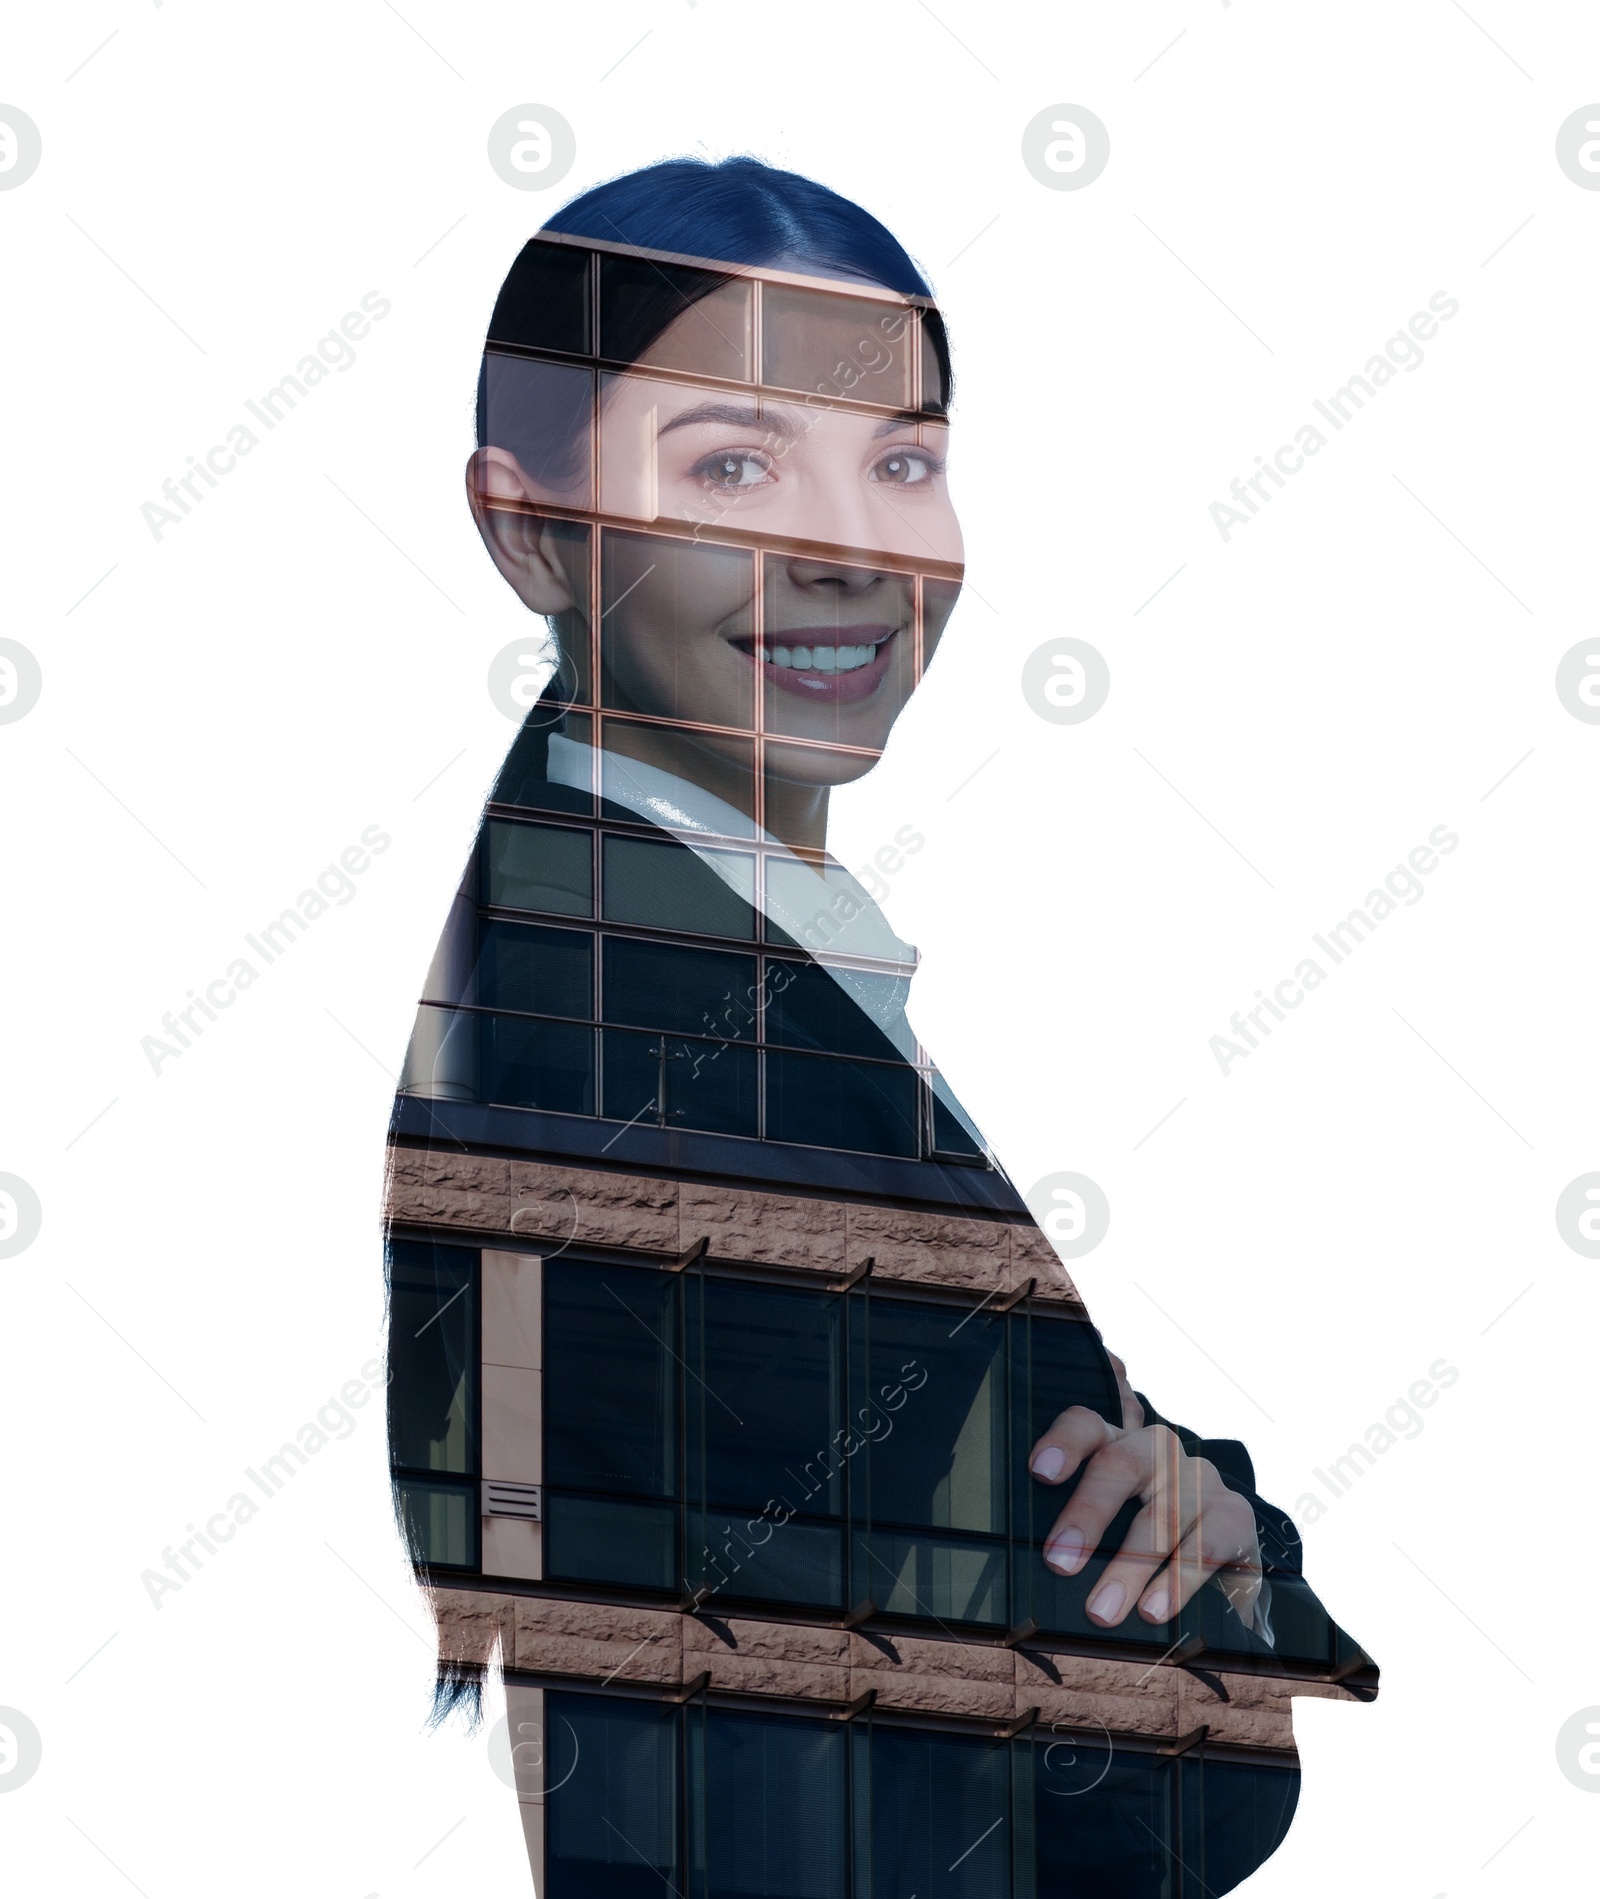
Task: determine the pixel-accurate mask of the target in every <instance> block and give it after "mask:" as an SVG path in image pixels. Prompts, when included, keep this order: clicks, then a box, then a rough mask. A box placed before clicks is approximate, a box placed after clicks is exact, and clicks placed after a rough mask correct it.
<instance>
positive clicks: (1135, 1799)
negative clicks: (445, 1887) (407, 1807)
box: [542, 1693, 1299, 1899]
mask: <svg viewBox="0 0 1600 1899" xmlns="http://www.w3.org/2000/svg"><path fill="white" fill-rule="evenodd" d="M545 1717H546V1735H547V1743H546V1744H547V1756H546V1758H547V1768H546V1773H547V1777H548V1784H549V1786H550V1788H551V1792H550V1793H549V1794H548V1795H547V1797H546V1816H547V1817H546V1828H547V1832H546V1846H545V1882H546V1883H545V1885H544V1886H543V1888H542V1894H543V1896H544V1899H648V1896H653V1895H655V1894H657V1893H659V1892H660V1891H662V1889H663V1885H664V1886H665V1888H666V1889H667V1890H669V1891H671V1892H673V1893H676V1894H678V1895H680V1899H912V1896H913V1895H914V1899H1058V1896H1059V1899H1213V1896H1214V1895H1216V1894H1220V1893H1224V1892H1227V1891H1229V1890H1230V1889H1231V1888H1232V1887H1233V1886H1235V1885H1237V1884H1238V1882H1239V1881H1240V1880H1241V1879H1242V1878H1244V1877H1245V1876H1246V1874H1247V1873H1249V1872H1250V1871H1252V1870H1253V1869H1254V1868H1255V1867H1256V1866H1257V1865H1258V1864H1259V1863H1260V1861H1261V1860H1262V1859H1264V1858H1266V1856H1267V1855H1268V1854H1269V1853H1270V1852H1271V1851H1272V1849H1273V1848H1274V1847H1275V1846H1276V1845H1277V1843H1278V1841H1279V1840H1280V1839H1281V1838H1282V1836H1283V1834H1284V1832H1285V1831H1286V1830H1287V1828H1288V1824H1289V1821H1290V1819H1291V1817H1292V1815H1293V1812H1294V1806H1295V1800H1296V1797H1297V1794H1298V1790H1299V1774H1298V1772H1297V1771H1296V1770H1295V1769H1294V1768H1293V1767H1292V1766H1291V1765H1289V1764H1288V1763H1286V1762H1283V1761H1262V1762H1259V1763H1257V1762H1250V1761H1241V1760H1230V1759H1217V1758H1215V1757H1213V1758H1200V1757H1197V1756H1194V1755H1189V1756H1184V1757H1182V1758H1178V1759H1172V1758H1168V1757H1166V1756H1164V1755H1162V1754H1160V1753H1158V1752H1155V1751H1151V1750H1148V1749H1144V1750H1140V1749H1137V1748H1132V1747H1128V1746H1126V1745H1123V1746H1118V1745H1117V1744H1116V1743H1114V1742H1113V1741H1112V1739H1111V1737H1110V1736H1109V1735H1107V1734H1105V1733H1104V1731H1101V1732H1099V1733H1094V1732H1091V1733H1089V1734H1081V1733H1067V1732H1057V1731H1054V1730H1051V1729H1049V1728H1045V1729H1035V1730H1034V1731H1032V1732H1030V1733H1029V1734H1027V1735H1026V1736H1024V1737H1022V1738H1019V1739H1017V1740H1012V1741H997V1740H994V1739H991V1738H984V1737H976V1736H972V1735H966V1734H956V1733H947V1732H937V1731H932V1730H929V1729H926V1728H917V1727H913V1726H910V1725H902V1724H890V1723H888V1722H886V1721H883V1720H874V1719H871V1718H863V1719H860V1720H856V1721H853V1722H849V1723H843V1722H840V1721H837V1720H833V1721H830V1720H827V1719H817V1718H815V1717H807V1716H805V1715H799V1714H788V1713H781V1714H780V1713H772V1714H768V1713H751V1712H746V1711H742V1710H734V1709H725V1708H720V1707H711V1708H707V1707H705V1706H704V1705H695V1704H691V1705H689V1706H687V1707H684V1708H674V1707H663V1706H662V1705H660V1704H659V1703H654V1702H648V1701H642V1700H634V1699H630V1698H625V1697H622V1696H606V1695H594V1694H571V1693H550V1694H547V1695H546V1697H545Z"/></svg>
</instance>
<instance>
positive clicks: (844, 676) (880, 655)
mask: <svg viewBox="0 0 1600 1899" xmlns="http://www.w3.org/2000/svg"><path fill="white" fill-rule="evenodd" d="M901 630H902V629H901V628H899V627H895V626H886V625H884V624H883V623H882V622H876V623H873V624H870V625H866V626H795V627H788V628H783V629H779V628H774V629H772V630H770V631H769V632H768V633H767V634H766V636H765V637H764V638H763V639H762V641H761V642H760V644H759V645H757V643H756V641H754V640H753V639H743V640H738V641H735V644H736V645H737V646H738V648H739V650H740V651H741V652H743V653H746V654H748V655H749V656H750V658H751V659H752V660H754V661H755V662H756V663H757V664H758V665H759V666H760V668H761V671H762V674H763V676H764V677H765V678H766V679H767V681H768V682H769V683H770V684H773V685H776V686H777V687H779V688H780V689H781V690H782V691H784V692H792V693H797V694H801V695H803V696H804V697H806V698H809V699H820V700H822V701H824V702H825V703H827V704H830V705H848V704H852V703H854V702H855V701H857V700H861V699H866V698H870V697H871V695H872V694H873V693H874V692H876V691H877V689H878V687H879V685H880V684H881V683H882V680H883V677H884V674H885V673H886V672H887V671H888V670H889V661H890V658H891V655H892V652H893V646H894V641H895V638H896V636H897V635H898V634H899V633H900V631H901Z"/></svg>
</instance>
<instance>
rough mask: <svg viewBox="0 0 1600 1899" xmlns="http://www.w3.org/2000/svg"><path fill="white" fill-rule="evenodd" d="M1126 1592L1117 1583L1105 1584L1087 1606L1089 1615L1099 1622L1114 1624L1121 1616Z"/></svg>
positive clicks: (1126, 1598)
mask: <svg viewBox="0 0 1600 1899" xmlns="http://www.w3.org/2000/svg"><path fill="white" fill-rule="evenodd" d="M1127 1600H1128V1592H1127V1590H1126V1589H1124V1588H1123V1586H1122V1584H1121V1583H1119V1582H1112V1583H1107V1584H1106V1586H1105V1588H1104V1589H1102V1590H1101V1591H1100V1593H1099V1595H1097V1596H1096V1597H1095V1599H1094V1600H1093V1601H1092V1602H1091V1603H1090V1604H1089V1613H1090V1615H1092V1616H1093V1617H1094V1618H1095V1619H1096V1620H1097V1621H1099V1622H1114V1621H1115V1620H1116V1618H1117V1617H1118V1616H1119V1615H1121V1614H1122V1605H1123V1604H1124V1603H1125V1602H1126V1601H1127Z"/></svg>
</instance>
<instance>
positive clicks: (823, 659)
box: [758, 643, 878, 673]
mask: <svg viewBox="0 0 1600 1899" xmlns="http://www.w3.org/2000/svg"><path fill="white" fill-rule="evenodd" d="M758 651H759V653H760V657H761V660H762V663H763V664H764V665H778V666H788V667H790V668H792V669H793V670H794V671H795V672H802V673H803V672H819V673H834V672H838V673H853V672H855V671H856V670H857V669H858V668H859V667H862V666H869V665H871V663H872V661H873V659H874V658H875V657H876V655H877V651H878V644H877V643H873V644H870V645H865V646H772V647H768V646H763V647H760V648H759V649H758Z"/></svg>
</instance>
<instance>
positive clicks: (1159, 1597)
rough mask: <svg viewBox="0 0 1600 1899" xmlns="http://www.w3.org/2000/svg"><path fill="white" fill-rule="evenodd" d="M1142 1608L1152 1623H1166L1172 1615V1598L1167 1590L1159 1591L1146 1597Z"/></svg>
mask: <svg viewBox="0 0 1600 1899" xmlns="http://www.w3.org/2000/svg"><path fill="white" fill-rule="evenodd" d="M1142 1607H1143V1609H1144V1613H1145V1614H1146V1615H1147V1616H1148V1617H1149V1618H1150V1620H1151V1621H1152V1622H1165V1621H1166V1619H1167V1617H1168V1616H1169V1615H1171V1613H1172V1598H1171V1597H1170V1596H1169V1595H1168V1594H1167V1592H1166V1590H1164V1589H1158V1590H1156V1591H1155V1593H1154V1594H1153V1595H1149V1596H1146V1597H1145V1599H1144V1602H1143V1605H1142Z"/></svg>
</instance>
